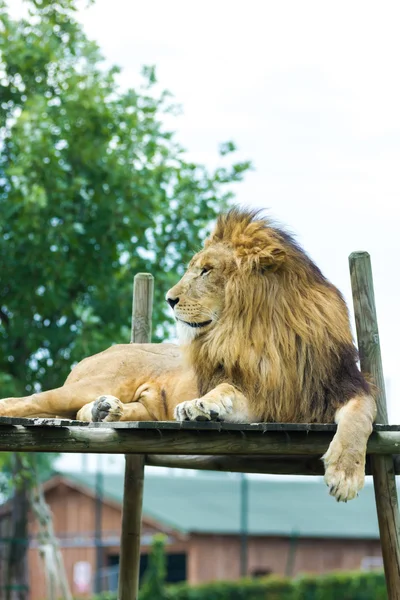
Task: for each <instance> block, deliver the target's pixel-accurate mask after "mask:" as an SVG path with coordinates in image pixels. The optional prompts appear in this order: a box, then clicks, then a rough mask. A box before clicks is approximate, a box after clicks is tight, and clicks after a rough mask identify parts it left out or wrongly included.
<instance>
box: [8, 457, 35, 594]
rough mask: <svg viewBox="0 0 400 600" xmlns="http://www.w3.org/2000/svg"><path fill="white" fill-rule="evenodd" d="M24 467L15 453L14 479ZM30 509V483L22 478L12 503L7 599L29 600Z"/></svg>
mask: <svg viewBox="0 0 400 600" xmlns="http://www.w3.org/2000/svg"><path fill="white" fill-rule="evenodd" d="M22 469H23V466H22V461H21V457H20V455H19V454H14V457H13V476H14V480H15V478H17V476H18V474H20V473H21V472H22ZM28 511H29V493H28V483H27V481H26V480H25V479H21V480H20V482H19V485H18V486H16V489H15V492H14V497H13V500H12V504H11V527H10V532H9V537H10V544H9V548H8V556H7V565H6V573H5V585H6V589H5V594H4V597H5V599H6V600H28V595H29V586H28V573H27V549H28V545H29V541H28Z"/></svg>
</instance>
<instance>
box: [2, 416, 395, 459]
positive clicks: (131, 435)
mask: <svg viewBox="0 0 400 600" xmlns="http://www.w3.org/2000/svg"><path fill="white" fill-rule="evenodd" d="M108 425H109V426H108V427H79V426H71V427H53V426H48V425H47V426H33V427H22V426H20V425H17V426H14V427H13V426H9V425H7V426H0V451H8V452H71V453H76V452H86V453H92V454H93V453H100V454H128V453H129V454H189V455H198V454H201V455H204V454H211V455H235V454H242V455H244V454H247V455H266V456H267V455H274V454H275V455H282V454H286V455H287V456H293V455H306V456H318V457H319V456H322V454H324V452H326V450H327V448H328V446H329V443H330V442H331V440H332V437H333V432H332V431H329V430H328V431H312V430H311V431H304V430H303V431H302V430H300V431H296V430H293V431H285V430H282V431H267V433H264V432H263V431H262V430H261V429H260V430H255V431H249V430H247V429H246V428H245V427H244V428H243V429H242V430H241V429H232V430H229V429H221V431H218V430H213V429H211V430H210V431H207V428H201V429H200V428H199V429H198V430H196V429H192V428H187V429H186V428H184V427H182V428H181V429H179V428H173V427H171V428H168V427H167V425H169V424H167V423H165V424H164V423H162V424H161V423H160V424H159V425H160V427H153V426H150V427H140V428H139V427H135V425H137V423H129V424H128V423H127V424H126V425H132V427H124V428H122V427H119V428H116V427H115V428H114V427H113V426H112V425H113V424H108ZM144 425H147V423H145V424H144ZM148 425H154V424H153V423H149V424H148ZM161 425H166V426H165V427H163V426H161ZM170 425H172V426H173V425H174V423H171V424H170ZM399 450H400V431H394V430H393V431H391V430H389V431H376V432H374V433H373V434H372V435H371V437H370V439H369V442H368V449H367V451H368V453H369V454H397V453H398V452H399Z"/></svg>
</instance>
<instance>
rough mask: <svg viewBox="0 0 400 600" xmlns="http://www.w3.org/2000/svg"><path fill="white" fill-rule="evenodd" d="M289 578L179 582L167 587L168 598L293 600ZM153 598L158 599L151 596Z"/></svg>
mask: <svg viewBox="0 0 400 600" xmlns="http://www.w3.org/2000/svg"><path fill="white" fill-rule="evenodd" d="M294 598H295V596H294V595H293V585H292V583H291V582H290V580H285V579H281V578H275V577H270V578H268V580H262V579H242V580H240V581H216V582H213V583H207V584H204V585H199V586H193V587H190V586H188V585H187V584H180V585H176V586H171V587H169V588H168V594H167V599H168V600H293V599H294ZM153 600H158V598H157V596H153Z"/></svg>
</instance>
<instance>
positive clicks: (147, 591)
mask: <svg viewBox="0 0 400 600" xmlns="http://www.w3.org/2000/svg"><path fill="white" fill-rule="evenodd" d="M165 565H166V561H165V551H164V539H163V536H155V538H154V541H153V546H152V551H151V554H150V557H149V565H148V568H147V570H146V573H145V574H144V577H143V580H142V583H141V588H140V593H139V600H339V599H340V600H387V593H386V585H385V577H384V575H383V573H381V572H372V573H358V572H350V573H346V572H336V573H329V574H328V575H320V576H315V575H304V576H301V577H298V578H296V579H285V578H283V577H271V576H269V577H265V578H260V579H239V580H237V581H214V582H211V583H205V584H202V585H196V586H190V585H188V584H187V583H180V584H175V585H166V583H165V576H166V566H165ZM93 600H95V599H93ZM97 600H117V594H116V593H110V592H108V593H105V594H102V595H101V596H98V597H97Z"/></svg>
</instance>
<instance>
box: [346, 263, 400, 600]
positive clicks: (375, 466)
mask: <svg viewBox="0 0 400 600" xmlns="http://www.w3.org/2000/svg"><path fill="white" fill-rule="evenodd" d="M350 274H351V284H352V290H353V301H354V312H355V318H356V327H357V337H358V347H359V352H360V364H361V369H362V370H363V371H364V372H365V373H370V374H371V375H372V376H373V379H374V381H375V383H376V385H377V387H378V393H377V405H378V414H377V419H376V420H377V422H378V423H388V414H387V407H386V395H385V380H384V377H383V369H382V359H381V350H380V345H379V331H378V320H377V316H376V308H375V296H374V288H373V279H372V269H371V259H370V256H369V254H368V253H367V252H355V253H353V254H351V256H350ZM370 460H371V470H372V474H373V479H374V490H375V500H376V509H377V513H378V522H379V531H380V538H381V544H382V555H383V565H384V569H385V577H386V586H387V590H388V597H389V600H400V528H399V508H398V500H397V490H396V477H395V471H394V463H393V456H391V455H389V454H388V455H383V456H371V459H370Z"/></svg>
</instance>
